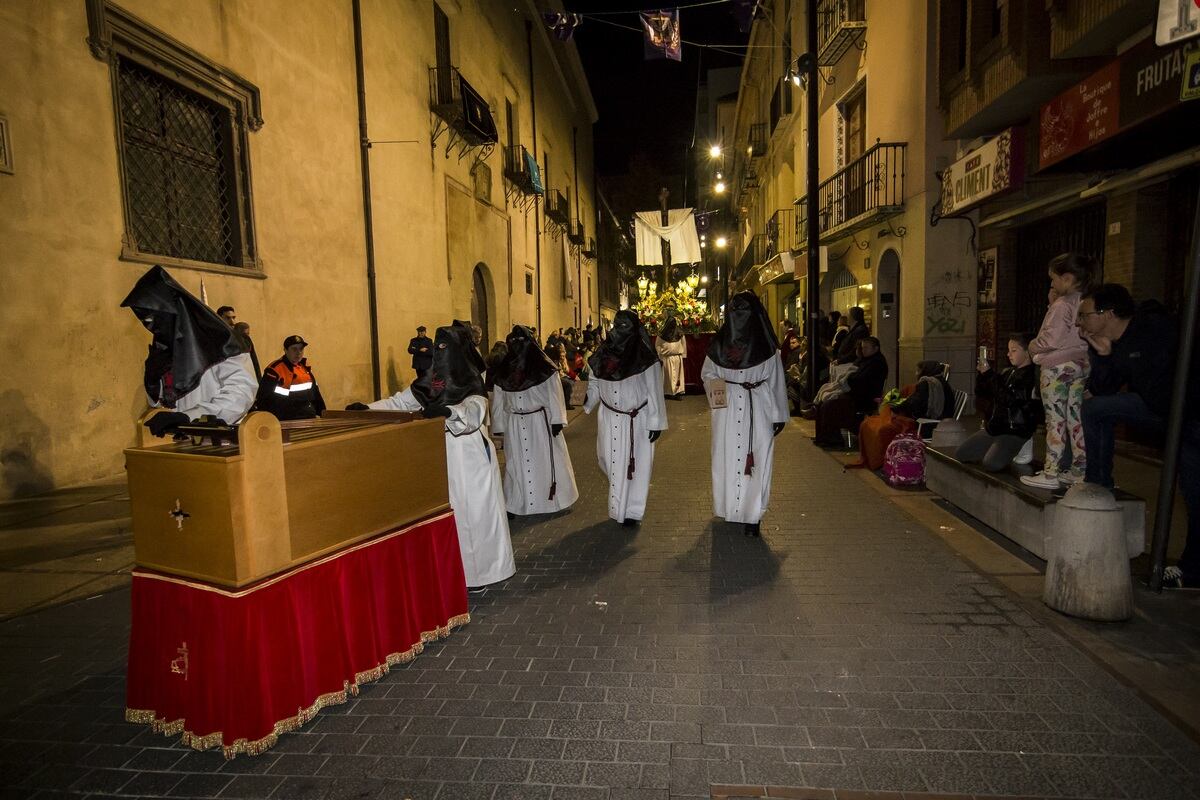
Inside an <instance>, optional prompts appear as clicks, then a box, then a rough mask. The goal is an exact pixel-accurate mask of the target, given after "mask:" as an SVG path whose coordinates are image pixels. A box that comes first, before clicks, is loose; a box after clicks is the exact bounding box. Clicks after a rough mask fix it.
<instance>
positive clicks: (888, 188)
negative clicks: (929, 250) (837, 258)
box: [795, 142, 908, 250]
mask: <svg viewBox="0 0 1200 800" xmlns="http://www.w3.org/2000/svg"><path fill="white" fill-rule="evenodd" d="M907 149H908V143H907V142H883V143H879V142H877V143H876V144H875V146H873V147H872V148H871V149H869V150H867V152H865V153H863V154H862V156H860V157H859V158H856V159H855V160H854V161H852V162H850V163H849V164H847V165H846V166H845V167H843V168H842V169H840V170H838V171H837V172H835V173H834V174H833V176H832V177H830V178H828V179H827V180H825V181H823V182H822V183H821V185H820V187H819V188H818V190H817V216H818V223H819V224H818V228H817V230H818V232H819V236H820V240H821V241H822V242H828V241H831V240H832V239H834V238H836V237H838V236H841V235H843V234H846V233H850V232H852V231H855V230H858V229H860V228H865V227H868V226H870V225H873V224H874V223H876V222H879V221H880V220H884V219H887V218H888V217H892V216H895V215H896V214H899V213H900V212H902V211H903V210H904V154H905V151H906V150H907ZM795 205H796V248H797V249H801V250H802V249H804V248H805V247H806V246H807V245H808V198H807V197H802V198H799V199H798V200H796V203H795Z"/></svg>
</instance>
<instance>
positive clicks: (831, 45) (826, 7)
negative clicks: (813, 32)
mask: <svg viewBox="0 0 1200 800" xmlns="http://www.w3.org/2000/svg"><path fill="white" fill-rule="evenodd" d="M866 29H867V15H866V0H817V64H818V65H820V66H822V67H832V66H833V65H834V64H836V63H837V62H838V60H839V59H840V58H841V57H842V56H843V55H845V53H846V51H847V50H849V49H850V46H851V45H852V44H854V40H855V39H856V38H857V37H858V36H859V35H860V34H862V33H863V32H865V31H866Z"/></svg>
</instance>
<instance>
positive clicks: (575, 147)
mask: <svg viewBox="0 0 1200 800" xmlns="http://www.w3.org/2000/svg"><path fill="white" fill-rule="evenodd" d="M571 171H572V173H573V175H574V177H573V179H572V180H573V183H574V188H575V221H576V222H583V218H582V217H580V216H579V127H578V126H576V125H572V126H571ZM584 230H586V228H585V229H584ZM582 247H583V246H582V245H580V248H581V249H582ZM575 292H576V294H575V305H576V306H577V307H578V308H579V315H578V317H576V320H575V327H576V328H582V327H583V256H582V255H580V253H579V252H576V253H575Z"/></svg>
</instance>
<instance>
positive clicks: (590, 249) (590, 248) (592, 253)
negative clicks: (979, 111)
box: [583, 237, 596, 261]
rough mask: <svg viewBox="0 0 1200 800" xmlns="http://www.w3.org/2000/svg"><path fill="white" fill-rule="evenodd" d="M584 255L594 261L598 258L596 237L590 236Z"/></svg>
mask: <svg viewBox="0 0 1200 800" xmlns="http://www.w3.org/2000/svg"><path fill="white" fill-rule="evenodd" d="M583 257H584V258H586V259H588V260H589V261H594V260H595V259H596V240H595V239H593V238H591V237H589V238H588V240H587V246H586V247H584V248H583Z"/></svg>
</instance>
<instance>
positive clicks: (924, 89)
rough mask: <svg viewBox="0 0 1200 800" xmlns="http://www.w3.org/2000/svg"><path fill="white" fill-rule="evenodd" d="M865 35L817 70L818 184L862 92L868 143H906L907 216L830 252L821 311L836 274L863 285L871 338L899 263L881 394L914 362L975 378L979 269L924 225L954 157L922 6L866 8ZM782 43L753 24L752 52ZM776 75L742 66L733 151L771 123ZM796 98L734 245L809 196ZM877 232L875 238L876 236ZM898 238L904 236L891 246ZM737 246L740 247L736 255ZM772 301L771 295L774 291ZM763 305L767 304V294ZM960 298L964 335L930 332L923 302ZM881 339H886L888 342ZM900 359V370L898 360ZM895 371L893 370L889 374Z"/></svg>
mask: <svg viewBox="0 0 1200 800" xmlns="http://www.w3.org/2000/svg"><path fill="white" fill-rule="evenodd" d="M785 5H786V3H785V2H784V0H774V7H775V10H776V11H777V12H778V14H777V16H776V19H781V18H782V17H783V14H782V11H783V8H784V7H785ZM791 6H792V17H791V23H790V24H791V26H792V27H791V30H792V50H793V54H794V55H798V54H799V53H801V52H803V51H804V49H805V41H806V37H805V20H804V14H803V9H802V6H798V5H797V4H796V3H795V2H793V3H792V4H791ZM865 10H866V21H867V30H866V34H865V38H862V37H860V39H859V41H858V44H859V45H863V44H864V41H865V46H864V47H863V48H862V49H858V48H857V47H851V48H850V49H849V50H848V51H847V52H846V53H845V54H844V55H843V56H842V57H841V59H840V60H839V61H838V62H837V64H835V65H834V66H833V67H822V68H821V73H822V79H821V80H819V81H817V86H816V91H817V92H818V113H819V116H818V126H819V127H818V133H819V136H820V154H819V164H820V176H821V180H822V181H824V180H826V179H828V178H829V177H831V176H833V175H834V174H835V173H836V172H837V171H838V170H839V169H841V168H842V167H843V166H844V165H845V162H844V160H843V159H842V158H841V157H840V147H844V144H843V143H839V118H840V115H841V112H840V109H839V104H840V103H842V102H843V101H844V100H846V99H847V98H848V97H849V96H850V95H852V94H853V93H854V92H855V91H857V90H858V89H859V88H861V86H863V85H865V87H866V93H867V95H866V96H867V114H866V143H867V145H866V146H867V147H868V148H869V147H871V146H872V145H874V144H875V142H876V140H877V139H878V140H879V141H881V142H884V143H887V142H907V144H908V146H907V150H906V153H905V170H904V173H905V174H904V211H903V213H902V214H900V215H899V216H897V217H894V218H893V219H892V220H891V227H890V228H889V226H888V223H887V222H882V223H880V224H878V225H874V226H872V227H871V228H869V229H866V230H862V231H858V232H857V233H856V238H857V243H856V242H855V240H854V239H852V238H851V237H849V236H847V237H845V238H844V239H841V240H839V241H835V242H833V243H831V244H830V246H829V253H830V269H829V272H828V273H827V274H825V276H824V278H823V280H822V292H821V297H822V307H823V309H824V310H829V306H830V284H831V283H832V282H833V279H834V278H835V277H836V276H837V274H838V273H840V272H841V270H842V268H843V267H844V268H845V269H846V270H848V271H849V272H850V273H851V274H852V275H853V276H854V278H855V279H856V280H857V282H858V284H859V285H860V287H863V288H864V291H867V290H866V288H865V287H866V286H867V285H868V284H869V285H870V287H871V288H870V290H869V291H870V293H871V297H870V302H871V306H872V307H871V314H872V316H873V317H874V318H875V322H876V324H875V328H876V331H877V332H881V331H879V328H880V326H879V325H878V322H879V319H878V317H879V312H880V302H879V294H880V285H879V281H878V278H879V273H878V270H879V265H880V263H881V261H882V260H883V259H884V257H885V255H886V254H887V253H888V252H889V251H891V252H893V253H894V254H895V256H896V257H897V258H898V259H899V262H900V285H899V292H898V294H899V330H898V331H897V332H896V333H895V334H892V341H891V342H885V343H884V344H885V355H887V357H888V360H889V362H891V365H892V373H891V377H890V378H889V381H890V382H899V383H903V382H905V381H906V380H907V379H908V378H909V376H911V375H912V374H913V372H914V370H915V367H916V363H917V361H919V360H921V359H923V358H939V359H942V360H946V361H948V362H950V363H951V365H952V374H958V375H962V374H964V373H965V374H966V375H968V376H969V375H970V374H971V373H972V363H973V350H974V330H975V317H974V303H975V299H976V294H975V281H976V265H975V261H974V256H973V254H972V252H971V250H970V247H969V235H970V232H971V231H970V228H969V227H968V226H967V225H966V224H964V223H962V222H947V223H943V224H942V225H939V226H938V227H936V228H931V227H930V225H929V215H930V210H931V209H932V207H933V205H934V204H935V203H936V202H937V201H938V197H939V194H940V186H939V185H938V182H937V180H936V178H935V175H934V173H935V171H936V170H938V169H942V168H944V167H945V166H947V165H948V164H949V163H950V162H951V161H952V160H953V157H954V143H953V142H946V141H943V140H942V138H941V131H942V122H941V119H940V116H939V114H938V111H937V108H936V97H937V95H936V85H935V79H936V70H935V69H934V62H933V59H934V56H935V52H934V47H933V44H934V43H933V42H932V41H930V39H929V37H930V36H931V35H932V34H931V27H930V25H931V21H930V19H928V16H929V12H930V6H929V4H927V3H918V2H906V3H894V2H886V0H867V2H866V6H865ZM781 36H782V31H781V30H779V29H778V23H776V25H775V26H774V27H772V26H768V25H765V24H762V23H758V22H756V23H755V29H754V31H753V34H752V40H751V44H756V45H769V44H777V43H778V42H777V40H778V39H779V38H780V37H781ZM781 73H782V71H781V69H780V67H779V64H778V63H775V62H773V61H772V60H771V59H768V58H757V59H753V58H752V59H750V60H749V61H748V62H747V66H746V69H745V73H744V75H743V82H742V87H741V92H740V95H741V97H740V98H739V106H738V112H739V113H738V129H737V130H738V132H737V135H736V140H737V142H738V143H739V144H740V145H741V146H742V147H743V149H744V141H745V137H746V136H747V131H748V128H747V126H748V125H749V124H752V123H754V122H763V121H768V120H769V106H768V103H769V100H770V94H771V90H772V89H773V87H774V83H773V82H774V81H775V80H778V79H779V78H780V77H782V74H781ZM805 102H806V100H805V93H804V91H801V90H799V89H797V90H795V92H794V106H793V107H794V113H793V114H792V116H791V118H789V119H787V120H786V121H785V122H783V123H781V124H780V126H779V129H778V130H777V131H776V133H775V136H774V137H773V139H772V141H771V144H770V147H769V149H768V153H767V156H766V157H765V158H763V159H762V160H761V166H760V167H759V170H758V172H759V176H760V180H761V183H762V186H761V188H760V189H758V190H757V191H756V192H754V193H753V196H752V198H750V202H748V203H747V202H742V203H741V204H740V205H741V206H743V207H745V208H746V213H744V214H743V215H742V218H743V224H742V226H741V231H742V233H743V235H750V234H754V233H761V232H763V231H764V229H765V222H766V220H768V219H769V218H770V216H771V214H773V213H774V212H775V210H776V209H778V208H784V207H786V206H787V205H789V204H790V200H789V199H788V198H790V199H795V198H796V197H798V196H803V194H804V192H805V191H806V183H805V169H806V163H807V162H806V159H807V132H806V130H805V126H806V119H805ZM881 231H882V232H884V233H883V235H882V236H881V235H880V232H881ZM893 231H895V233H896V234H898V233H901V232H902V233H903V234H904V235H903V236H899V235H895V234H894V233H893ZM744 246H745V240H743V241H742V242H741V243H739V244H738V250H737V252H738V253H739V254H740V253H741V249H742V248H744ZM770 291H774V290H773V289H772V290H770ZM764 294H767V292H764ZM963 296H965V297H967V298H969V301H970V303H971V305H970V307H969V308H966V309H962V308H961V307H956V309H957V310H955V312H954V313H955V314H958V315H960V316H961V317H962V318H961V319H960V320H958V321H959V322H961V323H962V329H963V333H962V334H961V335H959V334H955V333H952V332H948V331H946V330H943V329H942V328H940V327H937V326H934V328H933V329H932V330H930V329H929V327H930V326H929V325H928V319H927V313H926V310H927V308H928V307H930V306H929V302H930V300H931V298H933V299H934V300H935V306H934V307H938V306H937V304H938V303H940V302H941V301H940V300H939V299H938V298H942V297H948V298H949V299H950V302H951V303H953V302H954V301H955V300H956V299H959V300H961V298H962V297H963ZM885 336H886V334H885ZM897 352H898V355H899V358H897V357H896V356H897ZM897 361H898V362H899V363H898V364H897V363H896V362H897Z"/></svg>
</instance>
